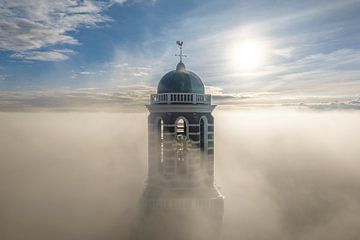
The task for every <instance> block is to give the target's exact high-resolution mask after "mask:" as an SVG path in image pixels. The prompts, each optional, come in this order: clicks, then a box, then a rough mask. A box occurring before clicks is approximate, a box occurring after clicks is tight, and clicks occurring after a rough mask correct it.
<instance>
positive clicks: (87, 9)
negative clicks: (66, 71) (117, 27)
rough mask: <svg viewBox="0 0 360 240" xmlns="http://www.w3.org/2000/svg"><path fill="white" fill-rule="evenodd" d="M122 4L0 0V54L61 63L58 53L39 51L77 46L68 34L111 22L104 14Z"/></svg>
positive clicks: (75, 0) (50, 0)
mask: <svg viewBox="0 0 360 240" xmlns="http://www.w3.org/2000/svg"><path fill="white" fill-rule="evenodd" d="M124 2H125V1H105V0H102V1H93V0H85V1H79V0H64V1H57V0H29V1H25V0H0V3H1V4H0V16H1V17H0V30H1V31H0V50H5V51H11V52H15V53H14V54H12V55H11V56H12V57H14V58H21V59H28V60H40V61H60V60H65V59H67V58H68V56H67V55H65V54H64V53H60V52H59V51H45V52H42V51H38V49H41V48H45V47H52V46H54V45H58V44H69V45H76V44H79V41H78V40H77V39H76V38H75V37H74V36H72V35H71V34H70V33H71V32H73V31H75V30H77V29H79V28H80V27H94V26H97V25H98V24H99V23H104V22H107V21H110V20H111V19H110V18H109V17H107V16H106V15H104V14H103V11H104V10H105V9H107V8H108V7H110V6H111V5H112V4H115V3H124Z"/></svg>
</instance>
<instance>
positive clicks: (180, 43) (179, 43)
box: [175, 41, 187, 63]
mask: <svg viewBox="0 0 360 240" xmlns="http://www.w3.org/2000/svg"><path fill="white" fill-rule="evenodd" d="M183 43H184V42H183V41H176V44H177V45H178V46H179V48H180V54H175V56H177V57H180V62H181V63H182V58H183V57H187V56H186V55H184V54H183V52H182V46H183Z"/></svg>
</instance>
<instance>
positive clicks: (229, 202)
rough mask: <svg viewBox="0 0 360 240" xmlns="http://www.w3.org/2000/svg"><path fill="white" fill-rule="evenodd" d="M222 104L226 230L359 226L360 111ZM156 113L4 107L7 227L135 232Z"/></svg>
mask: <svg viewBox="0 0 360 240" xmlns="http://www.w3.org/2000/svg"><path fill="white" fill-rule="evenodd" d="M84 90H94V89H84ZM214 114H215V174H216V184H218V185H220V186H221V192H222V194H224V196H225V206H224V207H225V215H224V221H223V234H222V239H224V240H238V239H257V240H264V239H267V240H289V239H295V240H319V239H327V240H339V239H341V240H354V239H357V238H358V236H359V235H360V229H359V227H358V226H359V222H360V220H359V215H360V193H359V188H360V175H359V159H360V152H359V149H358V145H359V135H358V134H354V133H358V132H359V131H360V125H359V121H360V115H359V114H358V113H354V112H323V113H321V114H319V113H317V112H311V111H273V110H271V111H247V110H244V111H232V112H229V111H226V112H225V111H219V110H216V111H215V112H214ZM146 115H147V114H145V113H139V114H133V113H131V114H124V113H102V112H98V113H79V112H74V113H60V112H56V113H54V112H51V113H49V112H42V113H0V132H1V138H0V146H1V148H0V149H1V151H0V159H1V161H0V173H1V174H0V177H1V181H0V188H1V190H2V193H3V194H1V195H0V200H1V204H2V205H1V206H2V208H1V218H0V223H1V224H0V238H1V239H2V240H10V239H11V240H20V239H24V236H26V239H28V240H35V239H36V240H48V239H79V238H80V239H82V238H84V236H85V237H86V239H87V240H98V239H102V240H110V239H132V238H130V237H129V231H130V229H131V225H132V224H131V221H132V220H133V219H134V216H135V215H136V210H137V209H138V208H139V198H140V196H141V193H142V191H143V187H144V184H145V183H146V181H144V180H145V179H146V175H147V141H148V138H147V125H146V123H147V122H146V121H147V120H146V117H147V116H146ZM44 226H46V227H44ZM49 229H50V230H49ZM195 229H196V231H201V230H200V229H201V228H199V226H197V225H196V226H195Z"/></svg>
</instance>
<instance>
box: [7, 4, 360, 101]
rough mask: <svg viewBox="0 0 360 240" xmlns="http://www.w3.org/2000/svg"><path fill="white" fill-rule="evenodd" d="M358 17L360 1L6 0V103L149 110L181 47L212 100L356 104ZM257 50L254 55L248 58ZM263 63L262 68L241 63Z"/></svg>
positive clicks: (358, 88) (359, 90)
mask: <svg viewBox="0 0 360 240" xmlns="http://www.w3.org/2000/svg"><path fill="white" fill-rule="evenodd" d="M359 12H360V1H355V0H348V1H346V0H344V1H330V0H327V1H322V0H318V1H295V0H293V1H292V0H290V1H279V0H273V1H262V0H256V1H233V0H229V1H220V0H208V1H188V0H185V1H170V0H168V1H165V0H137V1H136V0H127V1H126V0H102V1H91V0H87V1H76V0H64V1H56V0H27V1H25V0H11V1H10V0H0V30H1V31H0V90H1V96H0V98H1V99H2V102H3V103H4V102H5V101H6V102H7V103H13V102H16V103H18V99H19V98H21V99H23V102H26V101H27V100H29V99H34V98H36V99H38V100H37V102H41V99H44V100H43V101H45V102H46V101H47V103H42V104H43V105H44V106H47V104H48V102H49V101H48V98H49V96H54V95H56V94H58V95H56V96H57V99H59V98H60V99H61V101H60V103H58V104H59V105H61V103H63V102H71V100H69V98H70V97H72V99H74V95H76V96H77V97H78V96H82V97H84V96H89V98H90V100H91V101H95V102H96V99H101V101H104V98H105V102H111V101H114V102H120V103H122V102H127V101H131V100H132V99H136V100H138V101H140V102H142V101H146V97H147V95H148V94H149V93H150V92H153V91H154V89H155V87H156V85H157V82H158V81H159V79H160V78H161V76H162V75H164V74H165V73H166V72H167V71H170V70H172V69H174V68H175V66H176V63H177V62H178V59H177V58H176V57H175V56H174V54H175V53H177V48H176V45H175V41H176V40H183V41H184V42H185V44H184V51H185V53H186V54H187V55H188V57H187V58H186V59H185V64H186V66H187V68H190V69H192V70H193V71H195V72H197V73H198V74H199V75H200V76H201V77H202V79H203V81H204V83H205V85H207V86H208V92H209V93H213V94H216V95H218V96H220V97H221V96H223V97H225V98H227V99H228V98H232V99H236V101H235V102H239V101H241V100H242V99H248V98H251V99H257V100H256V101H259V102H261V101H264V99H269V96H271V97H270V98H274V96H276V98H283V99H284V98H286V99H287V100H286V101H290V102H291V99H300V100H299V101H304V99H305V98H306V99H319V98H321V99H325V100H324V101H328V100H329V99H338V100H341V101H343V100H349V101H350V100H351V99H356V98H357V97H358V96H359V94H360V79H359V77H360V24H359V23H360V14H358V13H359ZM247 43H250V46H251V44H253V46H254V48H255V52H254V51H253V52H252V51H247V50H239V49H244V48H240V46H249V44H248V45H246V44H247ZM244 44H245V45H244ZM250 48H251V47H250ZM245 49H246V47H245ZM256 49H261V51H260V50H259V51H260V53H259V51H258V50H256ZM244 51H245V52H244ZM246 51H247V52H246ZM256 54H258V55H259V57H258V58H255V60H254V61H255V62H256V64H255V65H257V66H256V67H253V68H251V69H246V68H243V67H242V66H241V64H244V62H245V63H246V62H248V61H250V60H251V59H252V58H253V55H256ZM239 58H240V60H239ZM69 96H70V97H69ZM119 96H121V97H119ZM64 98H66V99H65V100H64ZM225 98H223V99H225ZM14 99H15V100H14ZM16 99H17V100H16ZM39 99H40V100H39ZM219 99H220V98H219ZM289 99H290V100H289ZM76 100H78V99H77V98H76ZM51 101H52V102H53V101H54V99H51ZM51 101H50V102H51ZM83 101H84V102H86V100H85V99H84V100H83ZM256 101H255V102H256ZM286 101H285V102H286ZM233 102H234V101H233ZM25 105H26V104H25Z"/></svg>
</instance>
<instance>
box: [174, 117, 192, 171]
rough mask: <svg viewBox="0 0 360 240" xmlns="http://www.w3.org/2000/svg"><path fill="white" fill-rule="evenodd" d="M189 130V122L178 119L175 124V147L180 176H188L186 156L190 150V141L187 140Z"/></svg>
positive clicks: (181, 118) (177, 168)
mask: <svg viewBox="0 0 360 240" xmlns="http://www.w3.org/2000/svg"><path fill="white" fill-rule="evenodd" d="M187 128H188V124H187V120H186V119H185V118H183V117H180V118H178V119H177V121H176V122H175V133H176V134H175V135H176V136H175V138H176V144H175V147H176V153H177V161H176V172H177V174H179V175H184V174H186V164H187V163H186V155H187V151H188V150H189V148H190V140H189V139H188V138H187V132H188V130H187Z"/></svg>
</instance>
